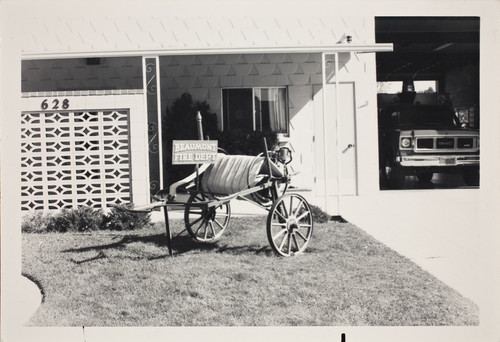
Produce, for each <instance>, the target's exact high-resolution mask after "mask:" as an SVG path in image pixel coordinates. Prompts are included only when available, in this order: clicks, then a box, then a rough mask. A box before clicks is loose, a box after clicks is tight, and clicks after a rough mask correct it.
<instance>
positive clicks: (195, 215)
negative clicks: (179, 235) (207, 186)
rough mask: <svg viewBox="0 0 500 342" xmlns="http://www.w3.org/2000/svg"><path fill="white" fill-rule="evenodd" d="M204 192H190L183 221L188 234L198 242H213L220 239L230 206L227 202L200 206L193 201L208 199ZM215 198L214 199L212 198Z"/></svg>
mask: <svg viewBox="0 0 500 342" xmlns="http://www.w3.org/2000/svg"><path fill="white" fill-rule="evenodd" d="M211 199H213V198H210V197H209V196H207V195H206V194H204V193H201V192H198V193H194V194H192V195H191V196H190V197H189V199H188V204H186V209H185V210H184V223H185V225H186V229H187V231H188V232H189V235H191V236H192V237H193V239H195V240H196V241H198V242H215V241H217V240H219V239H220V237H221V236H222V234H223V233H224V230H225V229H226V228H227V226H228V225H229V220H230V218H231V206H230V205H229V202H227V203H224V204H221V205H220V206H218V207H202V206H197V205H195V203H197V202H202V201H209V200H211ZM214 200H215V199H214Z"/></svg>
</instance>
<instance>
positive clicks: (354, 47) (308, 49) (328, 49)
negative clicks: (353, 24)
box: [22, 43, 393, 60]
mask: <svg viewBox="0 0 500 342" xmlns="http://www.w3.org/2000/svg"><path fill="white" fill-rule="evenodd" d="M391 51H393V44H392V43H378V44H336V45H331V46H288V47H287V46H284V47H249V48H244V47H235V48H213V49H210V48H203V49H162V50H126V51H81V52H46V53H24V54H22V59H23V60H33V59H62V58H92V57H100V58H104V57H132V56H179V55H218V54H259V53H326V54H329V53H332V54H333V53H339V52H359V53H370V52H391Z"/></svg>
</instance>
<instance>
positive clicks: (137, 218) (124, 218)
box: [103, 205, 151, 230]
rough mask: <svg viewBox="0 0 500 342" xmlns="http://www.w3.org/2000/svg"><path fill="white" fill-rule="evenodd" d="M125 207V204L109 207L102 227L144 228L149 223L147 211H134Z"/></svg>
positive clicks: (149, 217)
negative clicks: (109, 209)
mask: <svg viewBox="0 0 500 342" xmlns="http://www.w3.org/2000/svg"><path fill="white" fill-rule="evenodd" d="M127 208H128V206H125V205H120V206H115V207H113V208H111V211H110V212H109V213H108V214H107V215H106V216H105V218H104V222H103V229H109V230H134V229H141V228H144V227H146V226H147V225H148V224H150V223H151V215H150V214H149V213H135V212H131V211H128V210H126V209H127Z"/></svg>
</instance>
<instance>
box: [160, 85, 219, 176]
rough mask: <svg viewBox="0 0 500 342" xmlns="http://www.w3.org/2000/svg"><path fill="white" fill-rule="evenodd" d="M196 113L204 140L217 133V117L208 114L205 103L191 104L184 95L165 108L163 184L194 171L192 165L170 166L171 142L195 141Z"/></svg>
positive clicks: (196, 130)
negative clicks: (200, 122)
mask: <svg viewBox="0 0 500 342" xmlns="http://www.w3.org/2000/svg"><path fill="white" fill-rule="evenodd" d="M198 111H199V112H200V114H201V117H202V126H203V135H204V138H205V137H206V136H209V137H210V138H211V139H214V138H213V136H214V135H215V134H216V133H217V115H216V114H215V113H210V108H209V105H208V104H207V103H206V102H196V103H194V102H193V99H192V97H191V95H190V94H188V93H184V94H182V95H181V96H180V97H179V98H177V99H176V100H175V101H174V102H173V103H172V106H170V107H168V108H167V111H166V116H164V117H163V122H162V128H163V133H164V134H163V137H162V140H163V151H164V155H165V158H164V165H163V167H164V168H165V169H167V170H168V172H165V184H172V183H174V182H176V181H178V180H180V179H182V178H184V177H186V176H187V175H189V174H191V173H192V172H193V170H194V168H193V165H172V140H197V139H198V126H197V121H196V115H197V113H198Z"/></svg>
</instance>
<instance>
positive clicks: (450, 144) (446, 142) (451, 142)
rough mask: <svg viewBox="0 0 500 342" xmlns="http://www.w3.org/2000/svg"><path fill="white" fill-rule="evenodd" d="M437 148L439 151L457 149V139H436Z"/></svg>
mask: <svg viewBox="0 0 500 342" xmlns="http://www.w3.org/2000/svg"><path fill="white" fill-rule="evenodd" d="M436 148H438V149H443V148H444V149H449V148H455V139H452V138H439V139H436Z"/></svg>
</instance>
